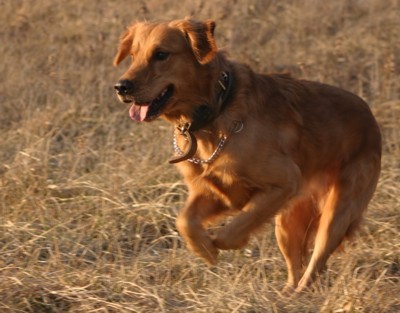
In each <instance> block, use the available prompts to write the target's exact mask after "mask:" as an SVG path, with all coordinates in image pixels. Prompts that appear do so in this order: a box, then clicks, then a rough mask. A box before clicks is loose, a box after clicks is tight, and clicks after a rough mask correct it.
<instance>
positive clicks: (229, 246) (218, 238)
mask: <svg viewBox="0 0 400 313" xmlns="http://www.w3.org/2000/svg"><path fill="white" fill-rule="evenodd" d="M212 241H213V244H214V246H215V247H217V248H218V249H221V250H238V249H241V248H243V247H244V246H245V245H246V244H247V242H248V241H249V237H248V236H243V235H242V236H230V235H229V234H227V232H225V231H220V232H219V233H218V234H216V235H214V236H213V237H212Z"/></svg>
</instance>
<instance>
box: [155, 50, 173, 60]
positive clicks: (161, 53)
mask: <svg viewBox="0 0 400 313" xmlns="http://www.w3.org/2000/svg"><path fill="white" fill-rule="evenodd" d="M168 56H169V53H168V52H164V51H157V52H156V53H154V56H153V58H154V59H155V60H157V61H164V60H166V59H167V58H168Z"/></svg>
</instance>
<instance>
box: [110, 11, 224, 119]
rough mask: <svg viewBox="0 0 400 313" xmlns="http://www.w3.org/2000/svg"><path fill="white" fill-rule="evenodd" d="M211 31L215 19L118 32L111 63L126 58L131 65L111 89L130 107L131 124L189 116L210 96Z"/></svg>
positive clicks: (138, 26) (214, 50) (213, 47)
mask: <svg viewBox="0 0 400 313" xmlns="http://www.w3.org/2000/svg"><path fill="white" fill-rule="evenodd" d="M214 29H215V23H214V22H213V21H204V22H198V21H194V20H190V19H185V20H177V21H172V22H160V23H150V22H140V23H134V24H133V25H132V26H130V27H129V28H128V29H127V30H126V32H125V33H123V34H122V36H121V40H120V45H119V49H118V52H117V55H116V56H115V59H114V65H118V64H119V63H120V62H121V61H122V60H123V59H125V58H126V57H127V56H129V55H130V56H131V64H130V66H129V68H128V70H127V71H126V72H125V73H124V74H123V75H122V77H121V78H120V80H119V81H118V82H117V83H116V84H115V86H114V88H115V90H116V92H117V95H118V98H119V99H120V100H121V101H122V102H124V103H131V104H132V106H131V109H130V111H129V113H130V116H131V118H132V119H133V120H135V121H151V120H153V119H155V118H156V117H158V116H165V117H167V118H168V119H178V118H180V117H181V116H182V115H186V116H190V114H191V113H192V111H193V107H194V106H195V105H199V104H201V102H203V101H205V100H207V98H208V97H210V89H212V88H210V87H209V86H210V79H211V77H210V75H211V74H210V72H211V71H210V70H209V69H208V70H207V66H208V64H209V63H210V61H212V60H213V59H214V57H215V55H216V53H217V48H216V45H215V40H214Z"/></svg>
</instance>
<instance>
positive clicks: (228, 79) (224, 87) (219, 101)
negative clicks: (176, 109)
mask: <svg viewBox="0 0 400 313" xmlns="http://www.w3.org/2000/svg"><path fill="white" fill-rule="evenodd" d="M216 88H217V93H216V99H215V103H214V105H212V106H211V105H209V104H207V103H206V104H202V105H200V106H199V107H197V108H196V109H195V110H194V112H193V115H192V121H191V122H186V123H183V124H179V125H178V126H177V130H178V131H179V132H180V134H181V135H183V136H184V137H185V138H186V139H187V140H188V143H189V148H188V149H187V151H186V152H184V153H183V154H182V155H181V156H176V157H174V158H172V159H171V160H169V163H178V162H182V161H185V160H187V159H190V158H191V157H193V155H194V154H195V153H196V151H197V140H196V137H195V136H194V134H193V132H195V131H197V130H200V129H202V128H204V127H206V126H207V125H208V124H210V123H211V122H212V121H214V120H215V119H216V118H217V117H218V116H219V115H220V114H221V113H222V112H223V111H224V110H225V109H226V107H227V104H228V103H229V102H230V101H229V100H230V97H231V95H232V89H233V75H232V73H230V72H226V71H224V72H222V73H221V75H220V77H219V78H218V83H217V87H216Z"/></svg>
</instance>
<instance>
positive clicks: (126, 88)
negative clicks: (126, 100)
mask: <svg viewBox="0 0 400 313" xmlns="http://www.w3.org/2000/svg"><path fill="white" fill-rule="evenodd" d="M133 87H134V86H133V82H132V81H131V80H128V79H123V80H119V81H118V82H117V83H116V84H115V85H114V89H115V90H116V91H117V94H118V95H120V96H126V95H129V94H132V93H133Z"/></svg>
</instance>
